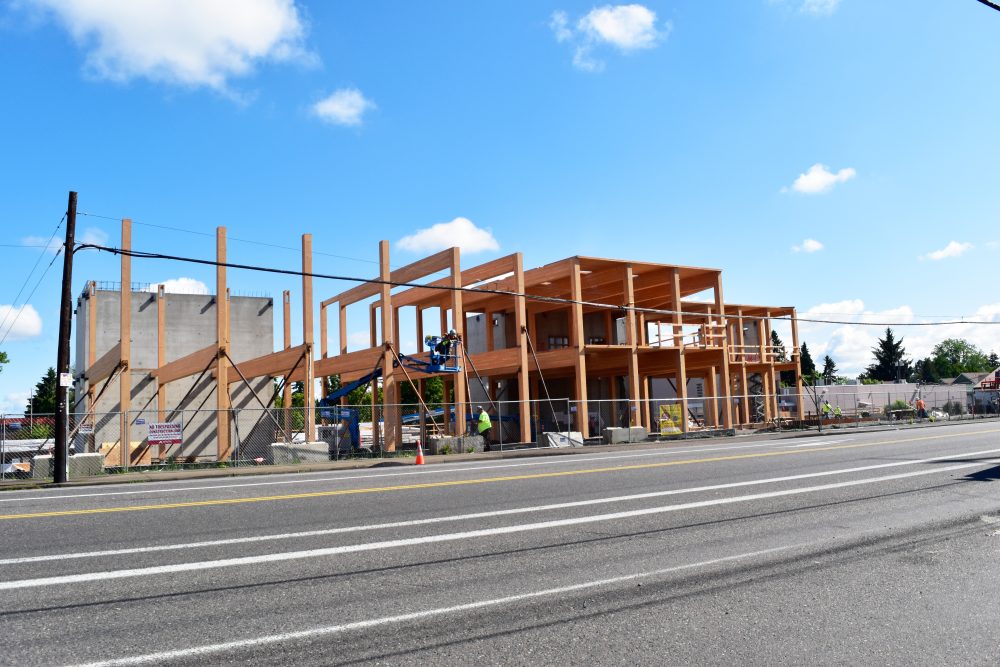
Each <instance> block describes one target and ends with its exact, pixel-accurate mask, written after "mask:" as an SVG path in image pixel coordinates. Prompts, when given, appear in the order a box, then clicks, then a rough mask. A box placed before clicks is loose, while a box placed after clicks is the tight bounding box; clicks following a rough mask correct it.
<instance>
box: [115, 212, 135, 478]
mask: <svg viewBox="0 0 1000 667" xmlns="http://www.w3.org/2000/svg"><path fill="white" fill-rule="evenodd" d="M131 249H132V221H131V220H129V219H128V218H125V219H124V220H122V250H125V251H128V250H131ZM121 289H122V291H121V298H120V299H119V306H120V315H119V321H118V323H119V325H120V327H119V338H118V347H119V350H120V352H121V365H122V373H121V375H120V376H119V378H118V409H119V410H120V411H121V415H120V423H121V426H120V430H119V431H118V433H119V434H120V436H121V440H120V442H121V446H120V447H119V451H120V452H121V460H120V461H119V463H120V465H121V467H122V468H123V469H124V468H127V467H128V450H129V443H131V442H132V438H131V423H130V421H129V415H128V412H129V409H130V408H131V402H132V373H131V371H129V364H130V362H131V361H132V258H131V257H130V256H129V255H128V254H127V252H123V253H122V259H121Z"/></svg>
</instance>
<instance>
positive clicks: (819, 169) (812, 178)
mask: <svg viewBox="0 0 1000 667" xmlns="http://www.w3.org/2000/svg"><path fill="white" fill-rule="evenodd" d="M856 175H857V172H856V171H854V169H852V168H850V167H847V168H845V169H841V170H840V171H838V172H837V173H833V172H831V171H830V170H829V169H827V167H826V165H822V164H819V163H816V164H814V165H813V166H811V167H809V170H808V171H807V172H806V173H804V174H799V177H798V178H796V179H795V182H794V183H792V188H791V189H792V190H794V191H795V192H800V193H802V194H806V195H817V194H822V193H824V192H829V191H830V190H831V189H833V186H834V185H836V184H837V183H845V182H847V181H849V180H851V179H852V178H854V177H855V176H856ZM787 190H788V189H787V188H785V189H784V190H783V192H787Z"/></svg>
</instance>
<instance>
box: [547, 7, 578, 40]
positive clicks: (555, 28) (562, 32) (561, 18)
mask: <svg viewBox="0 0 1000 667" xmlns="http://www.w3.org/2000/svg"><path fill="white" fill-rule="evenodd" d="M549 27H550V28H552V32H553V33H554V34H555V36H556V41H557V42H565V41H566V40H568V39H570V38H571V37H573V31H572V30H571V29H570V27H569V17H568V16H567V15H566V12H563V11H557V12H552V18H551V19H550V20H549Z"/></svg>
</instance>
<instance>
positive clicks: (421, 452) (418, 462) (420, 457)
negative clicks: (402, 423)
mask: <svg viewBox="0 0 1000 667" xmlns="http://www.w3.org/2000/svg"><path fill="white" fill-rule="evenodd" d="M423 464H424V448H423V447H421V446H420V443H419V442H418V443H417V460H416V462H415V463H414V464H413V465H418V466H422V465H423Z"/></svg>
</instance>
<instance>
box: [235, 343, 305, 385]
mask: <svg viewBox="0 0 1000 667" xmlns="http://www.w3.org/2000/svg"><path fill="white" fill-rule="evenodd" d="M305 351H306V346H305V345H296V346H295V347H290V348H288V349H287V350H279V351H278V352H272V353H271V354H265V355H263V356H260V357H255V358H253V359H248V360H247V361H241V362H239V363H238V364H236V366H232V367H230V370H235V369H236V368H238V369H239V373H242V374H243V377H245V378H246V379H248V380H250V379H252V378H257V377H264V376H268V377H280V376H282V375H284V374H286V373H288V372H289V371H290V370H291V368H292V366H294V365H295V362H296V361H298V360H299V357H301V356H302V353H303V352H305ZM242 381H243V380H242V379H241V378H240V377H239V374H236V375H233V374H232V373H230V374H229V384H236V383H237V382H242Z"/></svg>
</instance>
